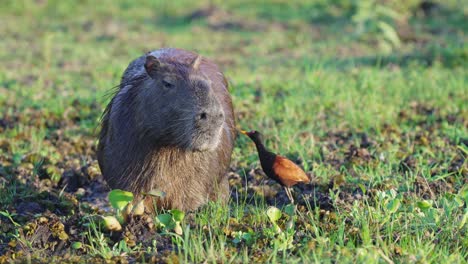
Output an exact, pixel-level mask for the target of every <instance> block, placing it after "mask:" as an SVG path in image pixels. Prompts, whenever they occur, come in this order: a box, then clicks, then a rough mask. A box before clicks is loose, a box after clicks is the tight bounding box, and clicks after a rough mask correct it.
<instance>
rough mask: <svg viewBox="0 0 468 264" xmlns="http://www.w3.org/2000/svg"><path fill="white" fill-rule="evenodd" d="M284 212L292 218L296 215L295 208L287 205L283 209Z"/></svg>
mask: <svg viewBox="0 0 468 264" xmlns="http://www.w3.org/2000/svg"><path fill="white" fill-rule="evenodd" d="M284 212H285V213H286V214H287V215H289V216H294V215H295V214H296V206H295V205H293V204H288V205H286V206H285V207H284Z"/></svg>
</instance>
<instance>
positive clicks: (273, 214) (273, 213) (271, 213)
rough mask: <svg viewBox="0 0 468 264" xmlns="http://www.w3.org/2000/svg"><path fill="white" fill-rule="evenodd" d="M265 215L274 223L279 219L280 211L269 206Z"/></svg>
mask: <svg viewBox="0 0 468 264" xmlns="http://www.w3.org/2000/svg"><path fill="white" fill-rule="evenodd" d="M267 215H268V218H270V221H271V222H273V223H276V221H278V220H279V219H280V218H281V211H280V209H278V208H276V207H274V206H270V207H269V208H268V210H267Z"/></svg>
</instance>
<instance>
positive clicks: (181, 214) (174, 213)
mask: <svg viewBox="0 0 468 264" xmlns="http://www.w3.org/2000/svg"><path fill="white" fill-rule="evenodd" d="M170 212H171V214H172V216H173V217H174V221H176V222H182V220H184V217H185V213H184V212H182V211H180V210H177V209H173V210H171V211H170Z"/></svg>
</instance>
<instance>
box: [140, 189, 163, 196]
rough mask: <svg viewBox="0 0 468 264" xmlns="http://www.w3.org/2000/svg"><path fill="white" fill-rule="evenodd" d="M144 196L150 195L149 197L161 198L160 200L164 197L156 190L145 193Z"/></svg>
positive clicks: (161, 192)
mask: <svg viewBox="0 0 468 264" xmlns="http://www.w3.org/2000/svg"><path fill="white" fill-rule="evenodd" d="M145 195H150V196H153V197H161V198H164V197H166V193H165V192H163V191H161V190H158V189H153V190H151V191H149V192H147V193H145Z"/></svg>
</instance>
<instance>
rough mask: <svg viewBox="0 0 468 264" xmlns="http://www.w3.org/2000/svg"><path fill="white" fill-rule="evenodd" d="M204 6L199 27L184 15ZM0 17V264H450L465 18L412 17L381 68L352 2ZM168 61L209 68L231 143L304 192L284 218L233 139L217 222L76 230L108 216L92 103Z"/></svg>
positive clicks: (26, 5)
mask: <svg viewBox="0 0 468 264" xmlns="http://www.w3.org/2000/svg"><path fill="white" fill-rule="evenodd" d="M210 3H211V5H212V6H214V7H215V8H214V11H213V13H211V14H210V15H208V16H206V15H205V16H199V17H193V16H192V14H194V11H196V10H200V9H201V8H208V7H209V6H210ZM2 5H3V7H2V8H1V9H0V21H1V24H2V27H1V28H0V35H1V36H2V40H1V41H0V212H1V215H0V229H1V232H0V255H1V256H0V263H4V262H8V261H11V260H16V261H26V260H28V259H33V260H35V262H62V261H70V262H80V261H81V262H83V261H92V260H98V259H100V260H102V259H111V260H114V261H118V260H119V259H122V258H123V259H128V260H133V261H137V262H151V261H164V262H176V261H177V260H178V261H181V262H191V263H202V262H209V263H215V262H235V263H237V262H288V263H310V262H323V263H332V262H333V263H335V262H339V263H350V262H360V263H407V262H420V263H466V259H468V219H467V218H468V207H467V206H468V180H467V179H468V162H467V161H466V157H467V155H468V148H467V144H468V143H467V142H468V120H467V116H468V107H467V106H468V88H467V87H468V86H467V84H466V81H467V77H468V74H467V64H466V61H467V58H468V56H467V55H468V49H467V47H466V37H465V34H466V33H467V28H466V25H465V26H463V24H466V23H464V17H466V13H467V7H466V4H464V2H463V1H455V0H453V1H448V3H444V4H440V5H439V6H438V7H437V9H436V10H434V11H433V12H432V13H431V14H430V15H424V14H422V13H421V12H422V11H421V10H419V11H418V9H417V7H416V6H417V5H414V6H413V7H412V8H413V9H412V13H411V14H412V16H411V18H410V19H409V20H408V25H409V28H410V29H411V30H412V35H411V36H412V37H413V38H412V39H409V40H405V39H403V38H402V45H401V46H400V47H397V48H394V49H393V50H392V51H391V52H389V51H388V50H382V49H381V48H380V46H379V44H378V43H379V40H380V37H381V36H380V35H378V34H365V35H359V34H357V33H356V26H355V24H353V22H352V14H353V2H352V1H350V2H348V1H336V3H335V4H334V5H330V4H329V3H328V2H327V1H297V3H295V4H290V3H289V1H271V2H270V1H258V2H255V1H174V2H171V3H169V2H167V1H153V2H152V3H146V4H143V3H136V2H135V1H125V0H120V1H100V2H99V4H96V3H95V2H93V1H81V2H80V3H73V4H72V2H68V1H32V0H31V1H29V0H24V1H6V2H5V3H3V4H2ZM395 29H396V31H397V32H399V33H401V31H403V30H404V29H402V28H399V27H398V26H396V27H395ZM401 34H403V33H401ZM167 46H171V47H179V48H184V49H189V50H194V51H197V52H199V53H200V54H202V55H203V56H206V57H209V58H211V59H213V60H214V61H216V62H217V63H218V64H219V65H220V66H221V68H222V69H223V71H224V72H225V74H226V76H227V77H228V79H229V82H230V84H231V94H232V98H233V102H234V107H235V112H236V117H237V123H238V127H240V128H243V129H256V130H259V131H261V132H262V133H263V134H264V135H265V137H266V138H267V142H266V143H267V145H268V146H269V147H270V148H271V149H273V150H274V151H275V152H278V153H281V154H283V155H286V156H288V157H289V158H291V159H293V160H295V161H297V162H299V163H301V165H302V166H303V167H304V169H305V170H306V171H307V172H309V173H311V174H312V175H313V184H311V185H307V186H301V187H298V188H296V190H295V193H296V195H298V200H299V203H300V205H299V206H298V212H297V213H295V214H293V215H290V214H288V213H286V212H285V210H286V209H285V206H286V203H285V201H286V200H285V197H286V196H285V193H284V191H283V190H282V189H281V188H279V186H277V184H275V183H273V182H272V181H268V180H266V178H264V176H262V175H261V173H259V171H258V170H256V169H258V168H259V162H258V158H257V156H256V152H255V149H254V146H253V144H252V143H251V141H249V139H248V138H246V137H243V136H240V137H239V138H238V141H237V144H236V147H235V149H234V152H233V156H232V164H231V168H232V169H231V172H230V173H231V176H230V182H231V190H232V192H233V193H232V195H231V200H230V202H229V205H228V206H222V205H220V204H217V203H212V204H209V205H208V206H206V207H204V208H202V209H200V211H198V212H195V213H191V214H188V215H187V216H186V217H185V219H184V221H183V222H182V228H183V234H182V235H181V236H179V235H177V234H175V233H174V232H173V230H171V229H169V228H164V227H163V226H162V225H160V224H159V223H158V222H157V220H156V218H155V219H154V220H153V221H154V228H149V227H148V225H147V223H146V222H144V221H146V220H147V217H146V218H145V217H141V218H136V219H134V220H132V221H131V222H130V223H127V224H126V225H124V231H123V232H117V233H116V232H107V231H104V230H103V229H101V228H100V227H99V226H98V225H97V224H96V223H95V222H93V221H91V219H94V215H108V214H112V213H110V212H107V211H105V210H103V207H104V208H106V206H107V208H109V205H108V204H105V203H104V204H102V203H101V202H102V201H103V200H104V199H103V197H105V196H106V193H105V189H103V188H102V181H101V178H100V173H99V170H98V167H97V163H96V160H95V152H94V151H95V145H96V132H97V130H98V129H99V128H98V124H99V118H100V115H101V113H102V111H103V109H104V107H105V105H106V104H107V103H108V101H109V99H110V98H109V96H108V93H109V91H110V90H111V88H112V87H114V86H115V85H117V84H118V82H119V80H120V76H121V74H122V72H123V70H124V69H125V68H126V66H127V65H128V63H129V62H130V61H131V60H132V59H134V58H136V57H137V56H140V55H141V54H143V53H144V52H146V51H149V50H153V49H157V48H160V47H167ZM78 188H82V189H84V190H83V191H84V193H82V190H78ZM275 193H276V195H277V196H275ZM301 196H303V197H302V198H299V197H301ZM270 206H276V207H278V208H279V209H280V210H282V215H281V218H280V219H279V220H278V221H277V223H276V224H277V225H278V227H279V229H280V231H278V228H277V227H275V225H276V224H274V223H273V222H271V221H270V219H269V217H268V215H267V210H268V208H269V207H270ZM161 213H164V212H161ZM463 221H465V222H463ZM143 222H144V224H141V223H143ZM18 224H19V225H18ZM63 232H65V233H66V234H67V237H65V236H64V235H63ZM148 234H149V235H148ZM77 242H79V243H81V246H80V247H78V246H77V245H78V244H77ZM72 245H74V246H72Z"/></svg>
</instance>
